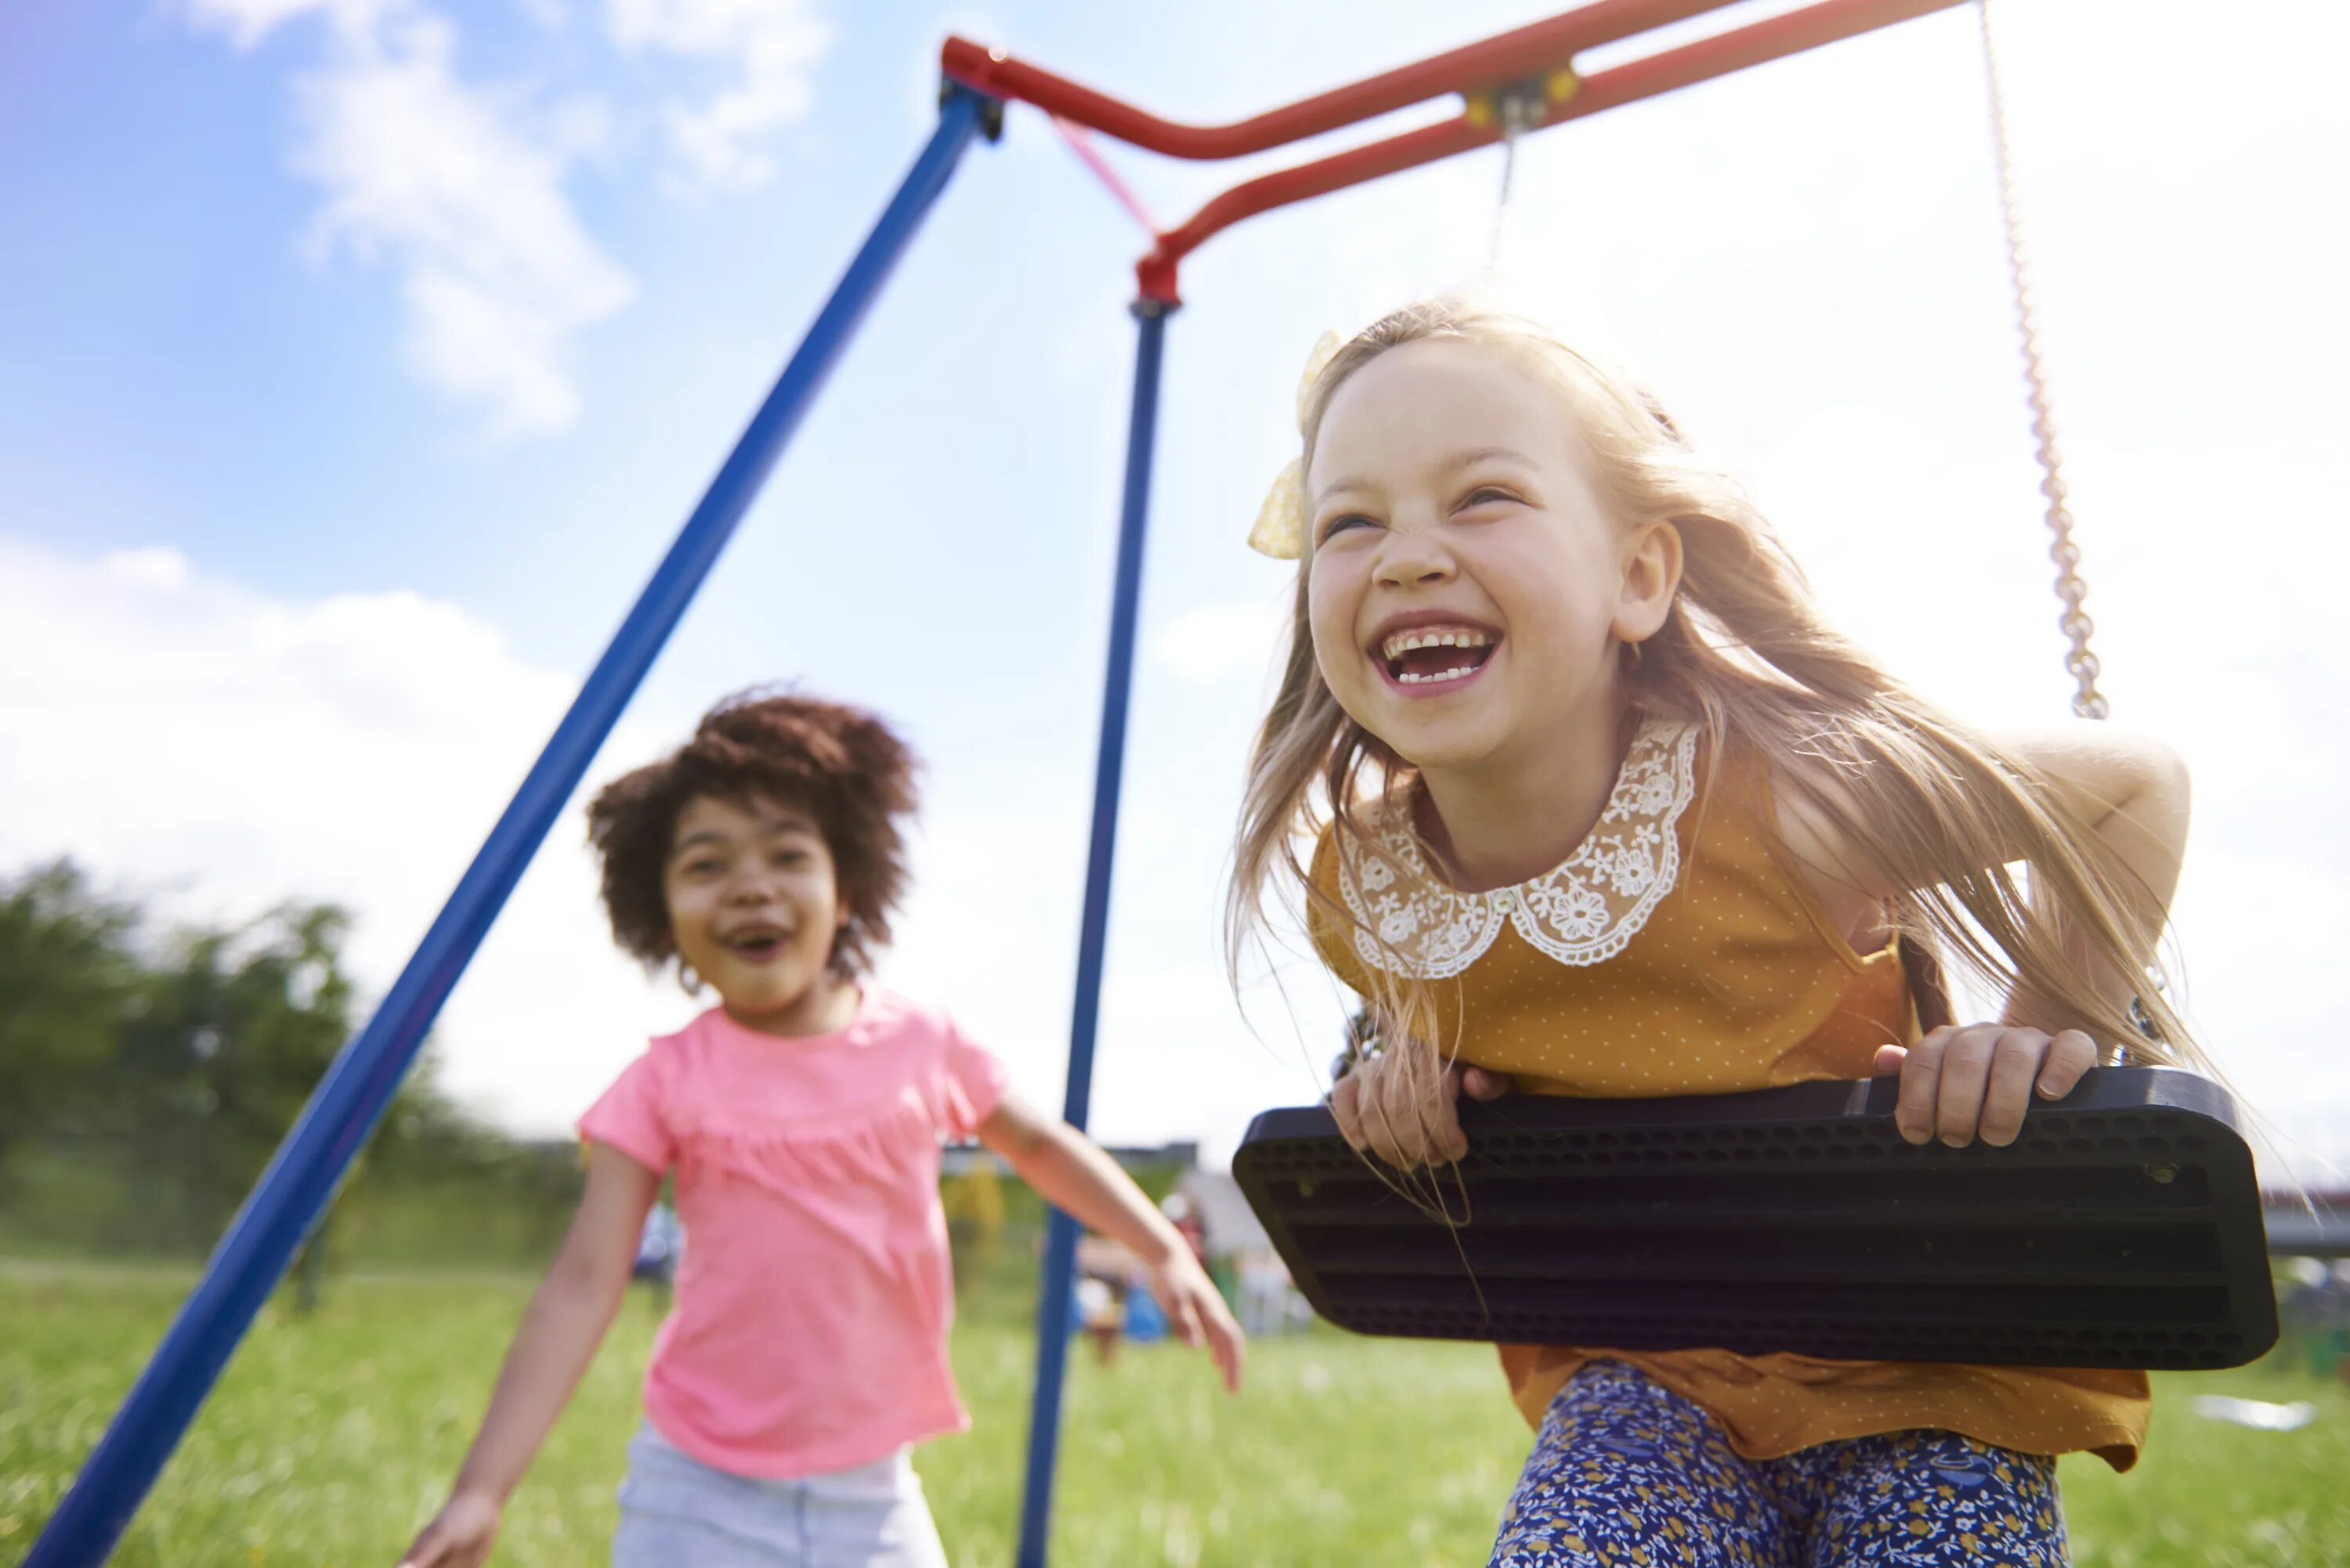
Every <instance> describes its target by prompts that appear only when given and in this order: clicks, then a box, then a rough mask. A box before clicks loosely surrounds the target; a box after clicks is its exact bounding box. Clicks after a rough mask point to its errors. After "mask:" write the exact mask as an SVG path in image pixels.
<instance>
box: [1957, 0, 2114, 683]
mask: <svg viewBox="0 0 2350 1568" xmlns="http://www.w3.org/2000/svg"><path fill="white" fill-rule="evenodd" d="M1975 15H1976V16H1977V17H1978V18H1979V19H1980V20H1981V24H1982V48H1983V78H1984V80H1985V81H1986V82H1987V83H1988V84H1989V86H1990V88H1991V147H1992V151H1993V152H1994V154H1995V155H1996V156H1997V158H1998V161H1999V200H2000V210H2001V212H2002V214H2003V215H2004V217H2005V219H2006V223H2007V265H2008V273H2009V275H2010V276H2011V277H2012V280H2013V282H2014V286H2015V320H2016V326H2017V327H2018V329H2019V330H2020V332H2021V334H2022V338H2023V380H2024V386H2025V389H2026V395H2027V396H2028V398H2029V399H2030V400H2031V404H2032V433H2033V436H2034V437H2035V438H2037V440H2038V441H2039V450H2038V452H2037V454H2036V455H2037V456H2038V457H2039V460H2040V472H2041V480H2040V493H2041V494H2043V495H2044V496H2046V497H2047V498H2048V532H2049V534H2050V535H2051V536H2052V538H2051V543H2050V544H2049V546H2048V558H2049V559H2050V560H2052V561H2054V563H2055V564H2056V597H2058V598H2059V599H2061V600H2063V601H2064V614H2063V615H2062V616H2061V617H2059V618H2058V619H2057V622H2056V625H2057V628H2058V629H2060V630H2062V631H2063V632H2064V640H2065V642H2066V643H2067V645H2068V648H2067V650H2066V652H2065V655H2064V671H2065V673H2066V674H2068V675H2070V676H2072V678H2073V680H2074V692H2073V711H2074V713H2075V714H2077V715H2078V716H2080V717H2081V718H2084V719H2103V718H2105V717H2106V715H2107V714H2108V713H2110V712H2111V711H2112V709H2111V707H2110V706H2109V705H2108V704H2107V703H2106V699H2105V694H2104V693H2103V692H2101V691H2098V690H2097V676H2098V675H2099V674H2100V673H2101V672H2102V671H2103V670H2104V668H2105V667H2104V666H2103V665H2102V664H2100V663H2099V662H2098V659H2097V656H2096V655H2095V654H2094V653H2092V652H2090V651H2089V637H2090V634H2091V633H2093V632H2095V630H2096V623H2095V621H2093V620H2091V619H2090V618H2089V615H2088V612H2087V611H2086V610H2085V609H2084V608H2082V601H2083V600H2085V599H2086V598H2087V597H2088V595H2089V585H2088V584H2087V583H2086V582H2085V581H2084V580H2083V579H2082V576H2081V546H2080V545H2076V544H2074V542H2073V514H2072V512H2071V511H2070V509H2068V508H2067V507H2066V506H2065V504H2064V498H2065V496H2066V495H2067V494H2068V493H2069V492H2068V490H2067V489H2066V486H2065V483H2064V472H2063V458H2062V456H2061V455H2060V454H2059V453H2058V452H2057V450H2056V421H2055V417H2054V414H2053V413H2052V412H2051V410H2050V407H2049V400H2048V380H2047V374H2046V371H2045V369H2044V368H2043V365H2042V362H2041V357H2040V322H2039V317H2038V314H2037V312H2036V311H2035V309H2034V308H2033V292H2032V269H2031V265H2030V262H2029V259H2028V257H2027V256H2026V254H2025V250H2024V241H2023V219H2022V213H2021V211H2020V203H2019V202H2018V199H2017V196H2016V190H2015V168H2014V161H2013V156H2012V144H2011V142H2010V140H2009V137H2008V130H2007V101H2006V98H2005V95H2004V94H2003V93H2002V90H2001V88H2000V75H1999V50H1998V48H1997V47H1996V45H1995V44H1994V42H1993V40H1992V37H1991V0H1975Z"/></svg>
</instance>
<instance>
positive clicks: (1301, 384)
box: [1248, 332, 1346, 561]
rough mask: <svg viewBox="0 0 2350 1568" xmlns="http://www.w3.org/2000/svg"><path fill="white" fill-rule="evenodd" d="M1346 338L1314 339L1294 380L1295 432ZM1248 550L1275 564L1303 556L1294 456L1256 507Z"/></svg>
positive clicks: (1300, 476)
mask: <svg viewBox="0 0 2350 1568" xmlns="http://www.w3.org/2000/svg"><path fill="white" fill-rule="evenodd" d="M1345 342H1346V339H1345V338H1343V337H1339V336H1338V335H1337V334H1336V332H1325V333H1324V334H1322V336H1321V337H1317V338H1315V340H1314V349H1313V352H1311V353H1309V354H1308V355H1306V357H1305V375H1303V376H1301V377H1299V378H1298V381H1297V433H1298V434H1299V435H1300V436H1303V435H1304V434H1305V411H1306V399H1307V397H1308V396H1309V395H1310V394H1311V393H1312V392H1313V390H1314V383H1315V380H1316V379H1319V378H1320V376H1321V374H1322V372H1323V370H1324V369H1326V367H1327V366H1328V365H1329V363H1330V361H1331V359H1332V358H1334V357H1335V356H1336V354H1337V352H1338V349H1339V348H1340V347H1341V346H1342V345H1344V343H1345ZM1248 542H1249V548H1250V549H1252V550H1254V551H1255V552H1256V553H1257V554H1258V555H1260V556H1272V557H1273V558H1274V560H1276V561H1295V560H1296V559H1297V558H1298V557H1299V556H1303V555H1304V554H1305V459H1303V458H1297V457H1293V458H1291V459H1290V460H1289V461H1288V462H1286V463H1284V464H1283V465H1282V469H1281V472H1279V473H1277V474H1275V475H1274V480H1273V488H1272V489H1271V490H1269V491H1267V492H1265V496H1264V504H1263V506H1260V507H1259V508H1257V514H1256V524H1255V525H1254V526H1253V527H1252V528H1251V529H1250V530H1249V536H1248Z"/></svg>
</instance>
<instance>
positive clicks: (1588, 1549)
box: [1492, 1361, 2067, 1568]
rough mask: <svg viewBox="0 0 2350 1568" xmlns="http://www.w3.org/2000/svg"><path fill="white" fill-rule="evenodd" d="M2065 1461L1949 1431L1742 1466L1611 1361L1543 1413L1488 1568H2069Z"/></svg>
mask: <svg viewBox="0 0 2350 1568" xmlns="http://www.w3.org/2000/svg"><path fill="white" fill-rule="evenodd" d="M2066 1561H2067V1559H2066V1556H2065V1552H2064V1514H2063V1513H2062V1511H2060V1510H2059V1508H2058V1507H2057V1501H2056V1461H2055V1460H2054V1459H2049V1458H2047V1457H2046V1456H2044V1455H2040V1454H2020V1453H2015V1452H2013V1451H2012V1450H2010V1449H1995V1448H1991V1447H1990V1446H1989V1445H1987V1444H1983V1443H1978V1442H1976V1441H1975V1440H1974V1439H1972V1438H1962V1437H1960V1435H1959V1434H1957V1433H1956V1432H1933V1431H1913V1432H1888V1433H1886V1434H1884V1435H1883V1436H1879V1437H1871V1438H1851V1439H1848V1440H1846V1441H1844V1442H1835V1443H1823V1444H1821V1445H1820V1446H1819V1447H1817V1448H1813V1449H1802V1450H1800V1451H1799V1452H1796V1453H1792V1454H1788V1455H1786V1456H1785V1457H1783V1458H1781V1459H1742V1458H1741V1457H1740V1456H1739V1455H1738V1453H1737V1452H1736V1451H1735V1450H1734V1449H1731V1446H1730V1442H1729V1439H1728V1438H1725V1437H1723V1436H1722V1433H1721V1428H1719V1427H1718V1426H1716V1425H1715V1424H1714V1422H1713V1420H1712V1418H1711V1417H1709V1416H1707V1415H1706V1413H1705V1412H1704V1411H1703V1410H1702V1409H1700V1407H1697V1406H1696V1405H1693V1404H1691V1403H1690V1402H1689V1401H1688V1400H1686V1399H1684V1398H1682V1397H1680V1396H1679V1395H1678V1394H1675V1393H1673V1392H1671V1391H1670V1390H1669V1389H1667V1388H1664V1387H1662V1386H1659V1385H1658V1384H1656V1383H1654V1382H1651V1381H1650V1380H1649V1379H1648V1377H1646V1376H1643V1375H1642V1374H1640V1373H1639V1372H1638V1371H1636V1370H1635V1369H1633V1368H1632V1367H1630V1366H1626V1365H1624V1364H1623V1363H1621V1362H1617V1361H1598V1362H1593V1363H1591V1364H1590V1365H1588V1366H1585V1367H1583V1368H1582V1369H1581V1370H1580V1371H1578V1372H1577V1373H1576V1374H1575V1376H1574V1377H1573V1378H1572V1379H1571V1380H1569V1382H1568V1383H1567V1385H1566V1386H1565V1387H1564V1388H1562V1389H1560V1390H1559V1392H1558V1397H1556V1398H1555V1399H1553V1400H1552V1401H1551V1406H1550V1409H1549V1410H1548V1412H1547V1413H1545V1415H1544V1418H1543V1424H1542V1431H1541V1433H1540V1435H1539V1436H1537V1437H1536V1438H1534V1453H1533V1454H1532V1456H1531V1457H1529V1458H1528V1459H1527V1460H1526V1468H1525V1473H1524V1474H1523V1476H1521V1477H1520V1478H1519V1480H1518V1486H1517V1490H1516V1491H1514V1492H1513V1493H1512V1494H1511V1497H1510V1505H1509V1508H1508V1509H1507V1510H1506V1511H1504V1512H1503V1515H1502V1532H1501V1537H1500V1539H1499V1540H1497V1541H1495V1542H1494V1543H1493V1561H1492V1568H1566V1565H1567V1564H1577V1565H1579V1564H1584V1563H1607V1564H1616V1563H1631V1564H1649V1563H1653V1564H1657V1565H1658V1568H1665V1565H1667V1564H1673V1565H1678V1564H1684V1563H1686V1564H1690V1565H1692V1568H1847V1565H1856V1564H1861V1563H1870V1564H1878V1563H1882V1564H1888V1565H1899V1568H1952V1565H1955V1564H1959V1563H1984V1564H1996V1565H1999V1568H2010V1565H2012V1568H2063V1565H2064V1563H2066Z"/></svg>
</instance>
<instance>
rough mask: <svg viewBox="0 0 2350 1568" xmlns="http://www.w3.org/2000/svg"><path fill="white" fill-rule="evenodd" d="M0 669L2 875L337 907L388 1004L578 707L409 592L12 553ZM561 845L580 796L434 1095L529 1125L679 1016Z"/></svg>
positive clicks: (469, 619)
mask: <svg viewBox="0 0 2350 1568" xmlns="http://www.w3.org/2000/svg"><path fill="white" fill-rule="evenodd" d="M0 669H5V670H8V671H9V678H8V687H9V701H8V707H9V720H8V722H7V725H6V726H5V731H4V732H0V867H7V868H9V869H15V868H18V867H23V866H24V865H26V864H27V863H30V862H33V861H36V860H38V859H43V858H46V857H50V856H55V855H71V856H73V857H75V858H77V859H78V860H79V861H81V862H82V863H83V864H85V865H87V866H89V867H93V868H94V869H95V870H96V871H98V872H99V875H100V876H101V877H104V878H105V879H106V880H108V881H109V882H110V883H115V884H119V885H121V886H124V887H126V888H130V889H132V890H137V891H140V892H145V893H149V894H153V895H157V896H159V897H160V898H161V902H162V904H163V907H164V908H165V909H167V910H168V911H170V912H172V913H173V914H176V915H178V916H182V917H185V918H205V919H244V918H248V917H250V916H252V915H254V914H256V913H258V912H259V911H261V910H263V909H267V908H269V907H270V906H272V905H274V904H276V903H277V902H279V901H280V900H282V899H286V898H323V899H332V900H335V901H337V902H339V903H342V904H344V905H345V906H346V907H348V908H349V909H352V910H353V911H354V912H355V914H356V916H357V923H356V925H355V928H354V929H353V932H352V937H351V945H350V950H349V955H348V956H349V960H350V963H351V966H352V970H353V972H354V973H355V974H356V975H357V976H359V980H360V981H361V984H362V986H363V987H364V988H365V989H367V990H369V991H370V992H375V993H378V994H380V992H382V990H383V989H385V988H386V987H388V986H389V985H390V981H391V980H392V979H393V977H394V976H395V975H396V974H397V973H398V971H399V969H400V964H401V963H402V962H403V961H405V960H406V958H407V956H408V954H409V953H410V951H411V950H412V949H413V948H414V946H415V944H416V941H417V940H418V939H419V938H420V937H421V935H422V933H423V930H424V929H425V927H426V926H427V925H428V924H429V923H430V922H431V920H432V917H433V915H434V914H436V913H437V912H438V911H439V909H440V907H441V905H442V901H443V900H444V899H445V898H446V897H447V895H448V893H449V890H450V889H451V888H453V887H454V886H455V885H456V881H457V878H458V877H459V875H460V874H461V873H462V872H463V869H464V867H465V865H466V863H467V861H468V860H469V859H470V857H471V856H472V855H473V851H474V850H475V849H476V848H477V847H478V846H479V845H480V844H481V842H482V840H483V838H484V836H485V835H486V834H487V832H488V829H489V827H490V825H491V824H492V823H493V822H494V820H495V819H496V815H497V814H498V812H499V811H500V810H501V809H502V808H503V807H504V804H505V801H506V799H507V798H508V796H509V795H510V794H511V793H512V792H513V790H514V788H515V785H516V784H518V783H519V782H520V781H521V778H522V775H523V774H524V772H525V769H526V768H527V767H528V765H529V763H530V762H531V760H532V759H533V758H534V757H535V756H536V753H537V751H538V748H539V747H540V746H541V745H542V744H543V743H544V742H545V739H546V736H547V734H548V733H549V732H552V730H553V729H554V726H555V722H556V719H557V718H558V717H560V715H561V714H562V712H563V711H564V708H565V707H566V705H567V702H568V701H569V699H570V697H571V694H572V691H573V688H574V685H575V682H574V680H573V679H572V678H571V677H570V676H568V675H567V674H564V673H562V672H559V671H556V670H541V669H535V668H533V667H531V666H529V665H526V664H524V663H523V662H521V661H520V660H518V659H515V657H514V655H513V654H512V653H511V652H510V651H509V650H508V649H506V647H505V645H504V639H502V638H501V637H500V635H499V634H498V633H497V631H496V630H495V629H494V628H491V627H488V626H486V625H484V623H482V622H481V621H479V620H477V619H475V618H473V616H471V615H470V614H468V613H467V612H465V611H464V610H463V609H460V608H458V607H454V606H452V605H448V604H443V603H436V602H434V601H432V600H429V599H425V598H423V597H419V596H418V595H415V594H412V593H407V592H400V591H393V592H387V593H373V594H344V595H337V596H334V597H329V598H325V599H321V600H317V601H316V602H312V603H293V602H287V601H285V600H280V599H274V598H269V597H263V596H260V595H256V594H254V593H251V592H249V591H247V590H245V589H243V588H241V587H236V586H235V585H234V584H230V583H226V582H223V581H221V580H219V579H217V578H213V577H210V576H205V575H204V574H203V573H201V572H199V571H198V570H196V569H195V568H194V567H193V566H191V564H190V563H189V562H188V561H187V560H186V559H185V558H184V557H183V556H180V555H179V554H177V553H176V552H173V551H170V550H161V549H150V550H140V551H136V552H130V553H126V554H121V555H115V556H106V557H103V558H101V559H99V560H96V561H87V560H77V559H73V558H70V557H68V556H58V555H55V554H52V553H49V552H47V551H43V550H38V549H35V548H32V547H29V546H26V545H18V544H11V543H8V542H5V541H0ZM615 749H616V750H619V751H620V752H621V753H623V754H624V755H626V756H629V757H630V758H633V757H634V756H636V755H639V754H641V753H643V752H644V751H645V750H646V749H647V748H646V747H645V745H644V744H643V743H642V742H641V741H640V740H639V741H636V742H632V741H631V740H629V739H628V738H626V737H625V734H624V738H623V739H621V740H619V742H616V747H615ZM578 824H579V818H578V815H577V802H574V803H572V804H571V805H567V807H566V810H565V812H564V815H563V816H562V818H561V819H560V820H559V821H558V822H557V824H556V827H555V829H554V832H553V834H552V835H551V842H550V844H549V846H547V847H546V849H545V850H543V851H542V852H541V853H540V855H539V856H538V857H537V859H536V862H535V863H534V864H533V866H532V867H531V869H530V870H529V872H528V873H527V874H526V875H525V877H524V878H523V880H522V883H521V885H520V886H519V888H516V890H515V895H514V897H513V898H512V900H511V901H510V902H509V903H508V905H507V907H506V910H505V912H504V915H503V916H502V917H501V918H500V919H499V920H498V922H497V924H496V926H495V928H494V929H493V931H492V933H491V935H490V938H489V940H488V941H487V942H486V943H485V944H484V947H483V949H482V951H481V953H480V956H479V957H478V958H477V959H476V960H475V961H474V963H473V968H472V969H471V970H470V971H468V973H467V974H466V976H465V978H464V979H463V981H461V982H460V984H459V985H458V988H457V990H456V992H455V993H454V995H453V996H452V999H451V1001H450V1003H449V1006H448V1008H447V1010H446V1011H445V1012H444V1013H443V1015H442V1031H441V1032H442V1038H443V1039H444V1041H445V1042H446V1044H448V1046H449V1051H448V1066H449V1082H450V1085H451V1086H452V1088H453V1089H454V1090H455V1091H456V1092H458V1093H459V1094H460V1095H462V1096H463V1097H465V1098H466V1099H467V1100H468V1101H470V1102H471V1103H473V1104H474V1105H475V1106H479V1107H480V1108H482V1109H484V1110H485V1111H487V1112H489V1113H490V1114H492V1115H494V1116H498V1117H500V1118H501V1119H503V1120H504V1121H507V1122H508V1123H510V1124H513V1125H516V1126H520V1127H525V1128H528V1129H531V1130H537V1131H551V1130H554V1129H555V1128H557V1127H561V1126H562V1125H563V1123H564V1122H565V1121H566V1120H567V1118H569V1117H570V1116H574V1115H576V1114H577V1112H578V1111H579V1110H581V1109H583V1108H584V1107H585V1106H586V1105H587V1102H588V1101H589V1100H590V1099H591V1098H592V1097H593V1096H594V1095H595V1094H596V1093H597V1092H598V1090H600V1089H601V1088H602V1087H603V1085H605V1084H606V1083H608V1081H609V1079H610V1078H611V1076H612V1075H613V1074H614V1073H615V1072H616V1071H617V1070H618V1069H619V1066H620V1065H621V1064H623V1063H625V1062H626V1061H627V1060H628V1059H629V1057H630V1056H631V1055H633V1054H635V1053H636V1052H637V1051H638V1050H639V1049H641V1047H642V1043H643V1039H644V1037H645V1035H646V1034H647V1033H650V1032H652V1031H653V1030H655V1029H656V1028H661V1027H673V1026H674V1024H675V1023H676V1022H678V1021H679V1020H681V1018H683V1017H684V1016H687V1015H688V1013H689V1012H690V1010H691V1004H690V1003H687V1002H685V1001H684V1000H683V999H682V998H681V997H678V996H677V995H676V993H675V992H673V991H669V990H667V989H666V988H655V987H650V986H649V985H648V984H647V983H646V982H645V981H644V980H643V978H642V977H641V975H640V974H639V972H638V971H637V970H636V969H635V967H634V966H633V965H632V964H630V963H629V961H626V960H624V959H622V958H621V957H619V955H618V954H617V953H616V952H615V951H614V950H613V949H612V946H611V942H610V940H609V939H608V936H607V935H606V934H605V932H604V930H603V929H602V924H601V920H600V919H599V917H598V903H597V898H596V891H595V879H594V876H593V872H592V868H591V867H590V865H589V862H588V858H587V853H586V851H585V850H584V849H583V848H582V847H581V846H580V837H579V826H578Z"/></svg>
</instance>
